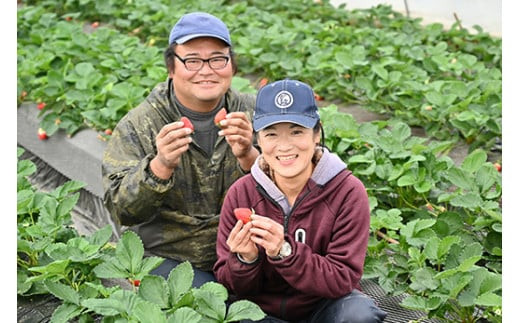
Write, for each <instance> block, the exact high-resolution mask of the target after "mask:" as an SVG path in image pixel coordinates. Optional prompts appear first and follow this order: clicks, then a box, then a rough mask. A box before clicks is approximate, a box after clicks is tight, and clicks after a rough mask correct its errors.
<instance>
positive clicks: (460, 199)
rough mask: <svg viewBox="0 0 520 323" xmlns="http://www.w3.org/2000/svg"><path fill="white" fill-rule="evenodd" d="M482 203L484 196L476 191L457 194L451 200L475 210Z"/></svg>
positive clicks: (453, 202) (453, 203)
mask: <svg viewBox="0 0 520 323" xmlns="http://www.w3.org/2000/svg"><path fill="white" fill-rule="evenodd" d="M481 203H482V198H481V197H480V195H478V194H476V193H467V194H464V195H459V196H455V197H454V198H453V199H451V200H450V204H451V205H453V206H458V207H462V208H466V209H470V210H475V209H476V208H477V207H479V206H480V204H481Z"/></svg>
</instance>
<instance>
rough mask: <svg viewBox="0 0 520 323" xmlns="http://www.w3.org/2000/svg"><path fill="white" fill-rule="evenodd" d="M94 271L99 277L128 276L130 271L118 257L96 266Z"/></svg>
mask: <svg viewBox="0 0 520 323" xmlns="http://www.w3.org/2000/svg"><path fill="white" fill-rule="evenodd" d="M94 273H95V274H96V276H97V277H99V278H128V277H130V276H131V275H130V273H129V272H128V271H127V270H126V268H124V267H123V266H122V265H121V264H120V263H119V261H118V260H117V259H116V258H111V259H109V260H106V261H105V262H103V263H100V264H99V265H97V266H96V267H94Z"/></svg>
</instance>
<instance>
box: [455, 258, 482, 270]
mask: <svg viewBox="0 0 520 323" xmlns="http://www.w3.org/2000/svg"><path fill="white" fill-rule="evenodd" d="M481 258H482V257H481V256H472V257H469V258H467V259H464V261H463V262H462V263H461V264H460V265H459V267H458V268H457V269H458V270H460V271H462V272H466V271H468V270H470V269H471V268H472V267H473V265H474V264H476V263H477V261H479V260H480V259H481Z"/></svg>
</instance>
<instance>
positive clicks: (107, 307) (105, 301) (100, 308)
mask: <svg viewBox="0 0 520 323" xmlns="http://www.w3.org/2000/svg"><path fill="white" fill-rule="evenodd" d="M81 305H82V306H84V307H86V308H87V309H89V310H91V311H93V312H95V313H97V314H101V315H103V316H112V315H117V314H120V313H125V305H124V304H123V303H122V302H121V301H119V300H117V299H113V298H89V299H86V300H83V301H82V302H81Z"/></svg>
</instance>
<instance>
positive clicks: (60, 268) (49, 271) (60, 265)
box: [29, 259, 70, 276]
mask: <svg viewBox="0 0 520 323" xmlns="http://www.w3.org/2000/svg"><path fill="white" fill-rule="evenodd" d="M69 263H70V260H68V259H66V260H57V261H53V262H51V263H50V264H47V265H45V266H37V267H31V268H29V270H30V271H34V272H38V273H42V274H45V275H46V276H50V275H65V269H66V268H67V266H68V265H69Z"/></svg>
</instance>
